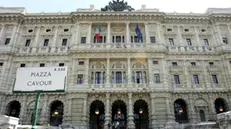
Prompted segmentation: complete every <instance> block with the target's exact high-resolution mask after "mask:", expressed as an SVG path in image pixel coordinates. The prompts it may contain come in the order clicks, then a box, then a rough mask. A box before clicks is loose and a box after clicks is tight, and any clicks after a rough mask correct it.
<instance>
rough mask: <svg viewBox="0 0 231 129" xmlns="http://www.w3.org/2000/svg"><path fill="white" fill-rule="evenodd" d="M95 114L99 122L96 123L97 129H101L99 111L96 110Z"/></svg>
mask: <svg viewBox="0 0 231 129" xmlns="http://www.w3.org/2000/svg"><path fill="white" fill-rule="evenodd" d="M95 114H96V117H97V122H96V124H97V129H99V109H96V110H95Z"/></svg>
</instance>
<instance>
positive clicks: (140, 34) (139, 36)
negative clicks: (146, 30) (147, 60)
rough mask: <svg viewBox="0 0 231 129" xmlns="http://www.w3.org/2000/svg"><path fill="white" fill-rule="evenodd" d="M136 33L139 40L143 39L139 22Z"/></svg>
mask: <svg viewBox="0 0 231 129" xmlns="http://www.w3.org/2000/svg"><path fill="white" fill-rule="evenodd" d="M136 34H137V38H138V40H142V33H141V31H140V29H139V26H138V24H137V25H136Z"/></svg>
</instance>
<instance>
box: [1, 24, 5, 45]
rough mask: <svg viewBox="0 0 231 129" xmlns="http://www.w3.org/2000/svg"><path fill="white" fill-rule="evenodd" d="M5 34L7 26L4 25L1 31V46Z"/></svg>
mask: <svg viewBox="0 0 231 129" xmlns="http://www.w3.org/2000/svg"><path fill="white" fill-rule="evenodd" d="M4 34H5V25H2V28H1V31H0V44H3V41H4V40H3V36H4Z"/></svg>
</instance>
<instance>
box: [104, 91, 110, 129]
mask: <svg viewBox="0 0 231 129" xmlns="http://www.w3.org/2000/svg"><path fill="white" fill-rule="evenodd" d="M110 116H111V115H110V93H106V110H105V123H104V128H105V129H109V128H108V124H109V123H110V121H111V117H110Z"/></svg>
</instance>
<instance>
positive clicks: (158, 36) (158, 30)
mask: <svg viewBox="0 0 231 129" xmlns="http://www.w3.org/2000/svg"><path fill="white" fill-rule="evenodd" d="M156 27H157V43H162V39H161V29H160V24H157V25H156Z"/></svg>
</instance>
